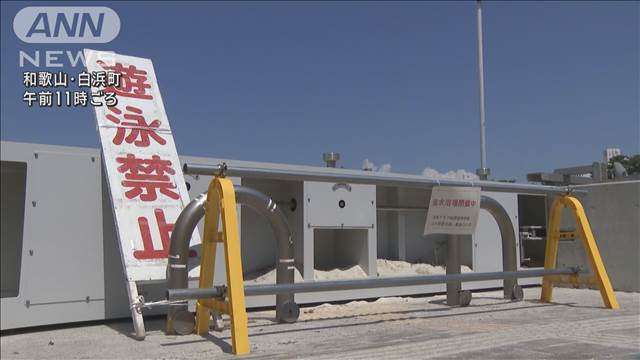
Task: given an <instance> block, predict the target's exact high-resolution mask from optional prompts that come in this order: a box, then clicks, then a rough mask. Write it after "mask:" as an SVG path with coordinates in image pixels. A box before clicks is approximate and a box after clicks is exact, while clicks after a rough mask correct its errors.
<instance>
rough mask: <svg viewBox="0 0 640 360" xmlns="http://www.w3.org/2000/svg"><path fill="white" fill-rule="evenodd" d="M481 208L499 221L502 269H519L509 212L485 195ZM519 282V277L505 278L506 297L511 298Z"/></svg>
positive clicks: (482, 198) (482, 197)
mask: <svg viewBox="0 0 640 360" xmlns="http://www.w3.org/2000/svg"><path fill="white" fill-rule="evenodd" d="M480 208H481V209H484V210H487V211H488V212H489V213H490V214H491V215H492V216H493V218H494V219H495V220H496V222H497V223H498V228H499V229H500V237H501V238H502V271H516V270H518V262H517V260H516V237H515V232H514V228H513V223H512V222H511V218H510V217H509V214H508V213H507V211H506V210H505V209H504V208H503V207H502V205H500V203H499V202H498V201H496V200H495V199H493V198H490V197H488V196H485V195H482V196H481V197H480ZM517 283H518V282H517V279H515V278H505V279H504V283H503V284H504V297H505V299H511V295H512V292H513V287H514V285H516V284H517Z"/></svg>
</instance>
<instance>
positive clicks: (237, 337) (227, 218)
mask: <svg viewBox="0 0 640 360" xmlns="http://www.w3.org/2000/svg"><path fill="white" fill-rule="evenodd" d="M217 180H218V181H217V182H216V185H217V186H218V191H220V193H221V194H222V232H223V233H224V250H225V251H224V252H225V259H226V269H227V287H228V295H229V304H230V305H231V306H230V314H229V315H230V316H231V342H232V345H233V352H234V354H237V355H242V354H248V353H249V334H248V330H247V326H248V324H247V323H248V319H247V310H246V308H245V302H244V283H243V281H244V280H243V278H242V259H241V256H240V234H239V233H238V214H237V208H236V194H235V192H234V190H233V183H232V182H231V180H229V179H224V178H218V179H217Z"/></svg>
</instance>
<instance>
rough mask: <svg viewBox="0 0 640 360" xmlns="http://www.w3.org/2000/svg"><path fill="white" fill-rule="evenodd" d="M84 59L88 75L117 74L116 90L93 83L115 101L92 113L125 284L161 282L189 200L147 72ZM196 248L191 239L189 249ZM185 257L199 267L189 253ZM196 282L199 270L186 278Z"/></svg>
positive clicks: (92, 55) (134, 63)
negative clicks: (177, 223)
mask: <svg viewBox="0 0 640 360" xmlns="http://www.w3.org/2000/svg"><path fill="white" fill-rule="evenodd" d="M84 56H85V59H86V63H87V70H88V72H89V73H90V74H92V73H93V75H95V74H96V73H101V72H102V73H104V72H106V73H116V74H120V79H119V85H118V86H101V85H104V84H101V83H100V82H95V81H93V80H95V78H98V77H92V81H93V82H92V92H93V93H98V92H99V91H103V92H104V93H105V94H115V98H116V99H117V104H116V105H114V106H106V105H102V106H96V107H95V114H96V120H97V124H98V133H99V135H100V143H101V146H102V154H103V164H104V166H105V169H106V173H107V176H108V180H109V181H108V183H109V191H110V193H111V201H112V204H113V211H114V218H115V223H116V228H117V233H118V238H119V242H120V252H121V254H122V259H123V263H124V266H125V272H126V276H127V279H128V280H129V281H145V280H164V279H165V277H166V267H167V256H168V252H169V243H170V236H171V231H172V230H173V223H174V222H175V221H176V219H177V217H178V215H179V214H180V211H181V210H182V208H183V207H184V206H185V205H186V204H187V203H188V202H189V194H188V192H187V188H186V185H185V181H184V176H183V174H182V167H181V166H180V161H179V159H178V153H177V151H176V146H175V143H174V141H173V135H172V134H171V127H170V126H169V120H168V119H167V115H166V113H165V110H164V105H163V103H162V97H161V96H160V90H159V88H158V82H157V79H156V74H155V71H154V69H153V64H152V63H151V60H149V59H142V58H137V57H131V56H124V55H120V54H114V53H112V52H99V51H94V50H87V49H85V51H84ZM107 78H108V77H107ZM199 243H200V236H199V234H198V232H197V231H195V232H194V233H193V236H192V238H191V246H192V247H193V245H196V244H199ZM190 256H192V257H195V258H196V259H192V260H193V261H197V263H198V264H199V263H200V261H199V259H197V257H198V256H199V254H197V252H196V251H195V250H192V251H191V253H190ZM198 274H199V268H196V269H192V270H191V272H190V275H191V276H194V277H197V276H198Z"/></svg>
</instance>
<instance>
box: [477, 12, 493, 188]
mask: <svg viewBox="0 0 640 360" xmlns="http://www.w3.org/2000/svg"><path fill="white" fill-rule="evenodd" d="M476 4H477V9H478V12H477V13H478V73H479V77H480V168H479V169H477V170H476V174H477V175H478V177H480V179H481V180H487V178H488V176H489V173H490V172H491V171H490V170H489V168H488V167H487V148H486V147H487V145H486V140H485V130H484V63H483V57H484V56H483V51H482V6H481V5H480V0H477V1H476Z"/></svg>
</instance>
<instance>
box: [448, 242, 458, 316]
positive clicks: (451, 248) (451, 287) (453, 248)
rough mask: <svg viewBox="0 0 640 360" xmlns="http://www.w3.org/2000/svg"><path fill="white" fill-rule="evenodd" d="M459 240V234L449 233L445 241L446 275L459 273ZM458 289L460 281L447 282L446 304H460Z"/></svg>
mask: <svg viewBox="0 0 640 360" xmlns="http://www.w3.org/2000/svg"><path fill="white" fill-rule="evenodd" d="M460 240H461V239H460V236H459V235H449V239H448V242H447V267H446V271H447V275H458V274H460ZM460 290H462V283H461V282H460V281H449V282H447V305H449V306H457V305H460Z"/></svg>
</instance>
